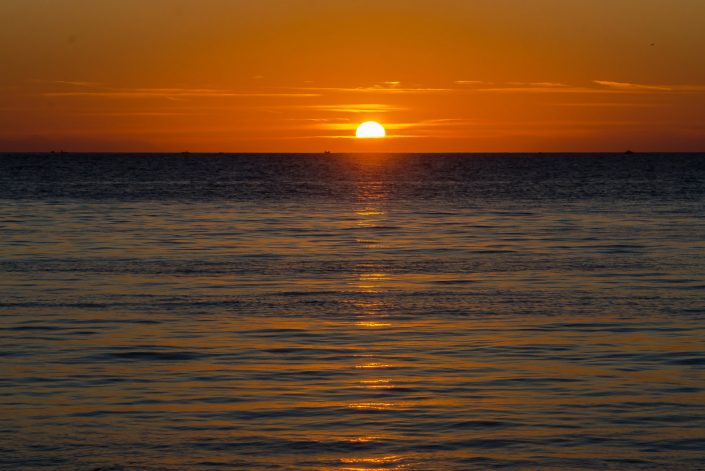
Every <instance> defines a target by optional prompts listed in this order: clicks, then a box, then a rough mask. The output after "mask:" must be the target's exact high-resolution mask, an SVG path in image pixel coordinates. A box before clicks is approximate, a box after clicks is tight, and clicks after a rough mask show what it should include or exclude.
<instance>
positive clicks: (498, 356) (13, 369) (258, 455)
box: [0, 154, 705, 471]
mask: <svg viewBox="0 0 705 471" xmlns="http://www.w3.org/2000/svg"><path fill="white" fill-rule="evenodd" d="M703 404H705V155H695V154H692V155H686V154H672V155H669V154H647V155H630V156H626V155H609V154H601V155H195V154H189V155H85V154H84V155H78V154H76V155H72V154H68V155H59V154H55V155H13V154H6V155H1V156H0V468H1V469H12V470H31V469H56V470H113V471H115V470H218V469H243V470H259V469H263V470H264V469H266V470H451V471H452V470H472V469H492V468H510V469H515V468H516V469H679V470H682V469H705V406H703Z"/></svg>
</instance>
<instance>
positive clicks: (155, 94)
mask: <svg viewBox="0 0 705 471" xmlns="http://www.w3.org/2000/svg"><path fill="white" fill-rule="evenodd" d="M43 95H44V96H47V97H99V98H209V97H213V98H228V97H317V96H321V95H320V94H319V93H311V92H307V93H301V92H269V91H234V90H224V89H214V88H125V89H106V90H98V91H53V92H45V93H43Z"/></svg>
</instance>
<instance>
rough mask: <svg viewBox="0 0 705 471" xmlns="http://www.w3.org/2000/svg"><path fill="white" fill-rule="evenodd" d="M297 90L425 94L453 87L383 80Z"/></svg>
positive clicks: (445, 91)
mask: <svg viewBox="0 0 705 471" xmlns="http://www.w3.org/2000/svg"><path fill="white" fill-rule="evenodd" d="M296 90H309V91H316V92H321V93H331V92H333V93H393V94H425V93H448V92H453V91H454V90H453V89H452V88H431V87H422V86H413V87H404V86H402V85H401V82H381V83H375V84H372V85H368V86H360V87H305V88H298V89H296Z"/></svg>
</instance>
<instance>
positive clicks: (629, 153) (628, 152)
mask: <svg viewBox="0 0 705 471" xmlns="http://www.w3.org/2000/svg"><path fill="white" fill-rule="evenodd" d="M624 155H634V152H633V151H631V150H627V151H626V152H624Z"/></svg>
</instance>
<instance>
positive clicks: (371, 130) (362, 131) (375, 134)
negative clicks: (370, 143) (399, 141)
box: [355, 121, 386, 139]
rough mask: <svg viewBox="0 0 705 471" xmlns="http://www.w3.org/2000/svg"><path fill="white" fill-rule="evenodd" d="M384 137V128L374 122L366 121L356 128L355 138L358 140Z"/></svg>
mask: <svg viewBox="0 0 705 471" xmlns="http://www.w3.org/2000/svg"><path fill="white" fill-rule="evenodd" d="M384 136H386V133H385V132H384V126H382V125H381V124H379V123H378V122H376V121H366V122H364V123H362V124H361V125H359V126H358V127H357V131H355V137H357V138H360V139H371V138H379V137H384Z"/></svg>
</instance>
